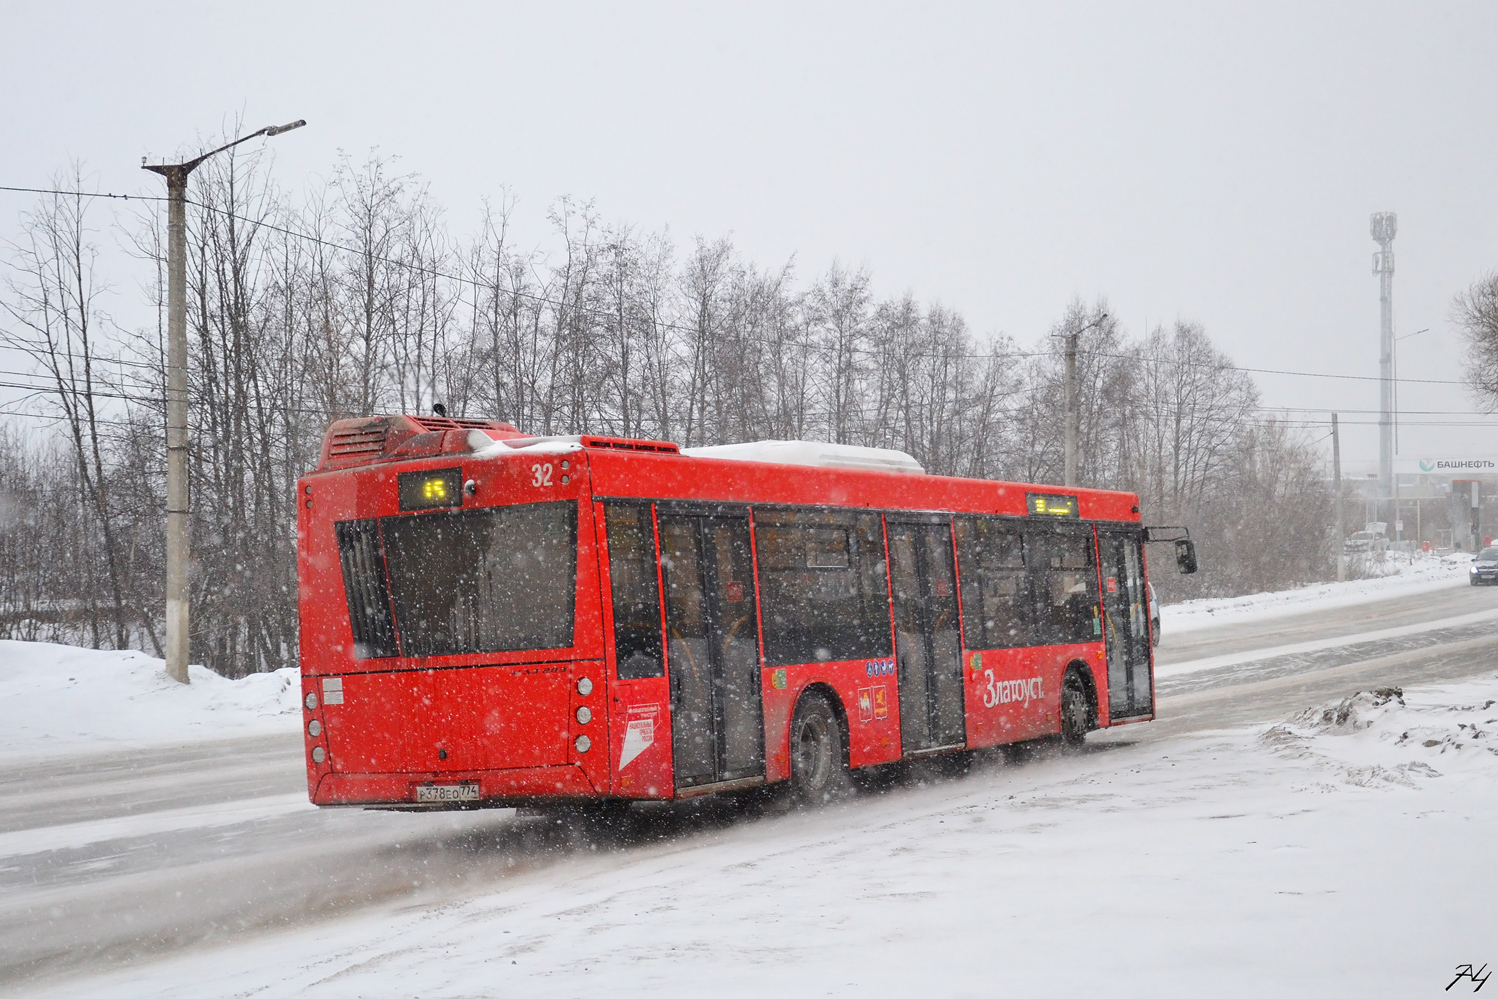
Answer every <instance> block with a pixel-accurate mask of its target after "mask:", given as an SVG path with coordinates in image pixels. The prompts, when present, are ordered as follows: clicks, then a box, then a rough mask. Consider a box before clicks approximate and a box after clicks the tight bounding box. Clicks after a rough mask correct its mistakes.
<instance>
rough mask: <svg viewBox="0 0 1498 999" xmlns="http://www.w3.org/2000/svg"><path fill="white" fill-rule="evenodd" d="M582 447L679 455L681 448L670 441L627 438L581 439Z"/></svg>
mask: <svg viewBox="0 0 1498 999" xmlns="http://www.w3.org/2000/svg"><path fill="white" fill-rule="evenodd" d="M579 443H581V444H582V446H583V447H598V448H612V449H613V450H615V451H649V452H653V453H655V454H680V453H681V448H680V447H679V446H678V445H676V444H673V443H671V442H670V441H640V440H633V439H631V438H628V437H583V438H582V439H581V440H580V441H579Z"/></svg>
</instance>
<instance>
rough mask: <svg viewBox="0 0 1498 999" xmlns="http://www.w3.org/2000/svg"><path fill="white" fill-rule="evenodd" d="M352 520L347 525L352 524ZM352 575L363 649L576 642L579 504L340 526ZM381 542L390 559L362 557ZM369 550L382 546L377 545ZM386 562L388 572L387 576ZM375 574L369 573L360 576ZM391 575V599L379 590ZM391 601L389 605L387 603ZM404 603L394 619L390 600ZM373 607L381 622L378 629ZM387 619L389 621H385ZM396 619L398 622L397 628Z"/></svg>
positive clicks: (348, 578)
mask: <svg viewBox="0 0 1498 999" xmlns="http://www.w3.org/2000/svg"><path fill="white" fill-rule="evenodd" d="M347 526H351V525H340V527H347ZM339 540H340V547H341V548H342V549H343V556H344V557H343V569H344V582H345V586H346V589H347V592H348V596H349V614H350V618H351V619H352V620H353V622H354V631H355V638H356V641H357V640H359V639H360V638H361V635H360V630H361V629H360V623H361V622H360V618H361V616H362V617H363V618H364V622H363V623H364V624H365V625H366V627H365V629H364V630H365V631H366V632H372V633H374V634H380V633H382V632H383V633H387V634H389V633H392V632H393V634H391V637H392V638H393V637H396V636H398V641H399V651H398V652H397V650H396V648H394V647H393V646H394V644H395V643H394V642H391V641H388V640H387V641H385V642H383V643H381V642H379V641H373V642H371V641H369V640H368V639H367V638H366V640H364V641H361V642H359V644H361V645H363V646H365V648H363V649H361V650H360V655H361V657H365V656H370V657H378V656H381V655H384V656H394V655H397V654H399V655H404V656H446V655H460V654H464V653H480V652H520V651H526V650H531V649H557V648H569V647H571V645H572V634H573V611H574V602H575V597H576V579H577V505H576V504H575V503H572V502H554V503H527V504H521V505H517V506H501V507H488V508H485V509H480V510H469V511H464V512H462V513H452V514H416V515H407V516H397V517H383V518H380V520H379V522H378V529H377V530H374V531H370V530H367V529H366V530H362V531H355V530H347V529H345V530H340V531H339ZM359 544H362V545H365V546H370V545H378V546H379V547H380V548H381V549H382V550H383V555H384V558H383V559H379V558H370V557H367V556H364V557H351V555H355V556H357V555H358V554H359V553H357V552H353V551H352V549H353V547H354V546H355V545H359ZM369 554H373V553H372V552H371V553H369ZM382 562H383V567H384V570H385V571H384V573H383V574H382V575H383V576H384V577H385V579H384V580H381V579H379V578H374V579H369V578H367V577H368V576H370V575H374V576H376V577H378V576H379V575H381V574H380V573H379V568H380V566H381V563H382ZM359 577H366V578H359ZM387 580H388V595H389V599H388V601H382V600H380V599H378V597H375V598H374V599H369V598H368V595H369V594H371V593H378V591H379V590H381V589H384V588H385V587H382V586H380V585H379V584H380V583H381V582H385V581H387ZM382 605H383V606H382ZM386 606H388V607H392V608H393V610H394V615H393V620H391V619H390V615H389V612H388V611H385V609H384V608H385V607H386ZM371 614H373V615H374V616H375V617H376V618H385V621H378V620H377V621H376V622H375V624H376V627H374V628H372V629H371V628H369V627H368V625H369V623H370V622H369V618H370V616H371ZM379 625H383V626H384V627H383V628H382V627H379ZM392 625H393V627H392Z"/></svg>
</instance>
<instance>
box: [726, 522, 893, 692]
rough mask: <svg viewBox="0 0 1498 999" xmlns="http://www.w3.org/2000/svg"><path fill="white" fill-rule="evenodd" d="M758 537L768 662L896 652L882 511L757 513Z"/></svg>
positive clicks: (789, 662)
mask: <svg viewBox="0 0 1498 999" xmlns="http://www.w3.org/2000/svg"><path fill="white" fill-rule="evenodd" d="M754 537H755V544H756V546H757V548H758V557H759V593H760V606H761V607H762V608H763V613H764V634H765V665H767V666H794V665H798V664H801V663H815V662H828V661H829V660H846V659H872V658H876V657H886V656H889V655H890V654H891V651H890V630H889V589H888V584H887V583H886V582H885V578H884V577H885V566H884V534H883V531H882V529H881V528H880V524H879V517H878V516H877V515H875V514H855V513H851V512H844V511H838V512H832V511H828V512H825V513H823V512H812V511H797V512H781V511H765V512H759V511H757V512H756V513H755V516H754Z"/></svg>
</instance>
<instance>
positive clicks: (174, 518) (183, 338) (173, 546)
mask: <svg viewBox="0 0 1498 999" xmlns="http://www.w3.org/2000/svg"><path fill="white" fill-rule="evenodd" d="M305 124H307V123H306V122H305V121H294V122H292V123H291V124H289V125H273V126H268V127H266V128H262V129H260V130H259V131H257V132H251V133H250V134H249V135H246V136H244V137H243V138H241V139H235V140H234V141H233V142H230V143H227V144H226V145H222V146H219V147H218V148H217V149H213V150H210V151H208V152H206V153H204V154H203V155H202V156H199V157H198V158H197V159H195V160H188V161H187V162H185V163H172V164H159V165H154V166H147V165H146V164H145V163H142V164H141V168H142V169H144V170H149V171H151V172H152V173H159V174H161V175H162V176H163V177H165V178H166V193H167V221H166V237H167V263H166V340H167V347H166V671H167V675H168V676H170V677H171V678H172V679H174V680H177V681H178V682H180V683H187V682H188V678H187V657H188V640H187V636H188V623H189V622H188V604H187V566H188V555H189V534H188V529H189V527H190V523H191V522H190V521H189V519H188V509H189V499H188V492H187V456H188V436H187V177H188V175H189V174H191V173H192V172H193V171H194V170H196V169H197V168H198V167H199V166H200V165H201V164H202V162H203V161H204V160H206V159H207V158H208V157H210V156H212V155H213V154H214V153H221V152H223V151H224V150H225V149H232V148H233V147H234V146H237V145H239V144H240V143H241V142H248V141H249V140H251V139H253V138H255V137H257V136H261V135H267V136H269V135H280V134H281V133H282V132H289V131H291V130H292V129H293V128H301V127H302V126H303V125H305Z"/></svg>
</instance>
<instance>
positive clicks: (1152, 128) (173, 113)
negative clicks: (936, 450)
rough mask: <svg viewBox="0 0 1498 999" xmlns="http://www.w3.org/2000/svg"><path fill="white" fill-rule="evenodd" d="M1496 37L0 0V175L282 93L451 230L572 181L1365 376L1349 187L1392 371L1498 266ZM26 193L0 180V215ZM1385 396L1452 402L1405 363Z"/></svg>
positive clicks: (989, 320) (1039, 331) (1356, 29)
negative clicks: (1381, 248) (1391, 258)
mask: <svg viewBox="0 0 1498 999" xmlns="http://www.w3.org/2000/svg"><path fill="white" fill-rule="evenodd" d="M1495 40H1498V6H1495V5H1493V4H1435V3H1410V4H1402V3H1371V2H1361V3H1344V4H1325V5H1313V4H1307V3H1303V2H1302V3H1286V4H1274V3H1264V2H1255V3H1243V4H1239V5H1236V6H1225V5H1212V4H1202V3H1182V4H1173V5H1167V4H1155V5H1144V4H1127V5H1125V4H1109V5H1075V4H1073V5H1062V4H1033V3H1026V4H1013V5H1003V4H997V3H985V4H972V5H967V6H958V5H949V6H936V5H933V4H920V5H915V4H911V5H903V6H879V5H875V4H871V3H858V4H849V5H837V6H834V5H814V4H808V3H795V4H785V5H773V4H768V3H754V4H742V5H730V4H709V3H693V4H682V5H660V4H656V5H643V4H630V5H623V4H618V5H607V6H606V5H603V4H596V5H563V4H556V3H548V4H535V3H530V4H523V5H502V4H496V3H483V4H456V3H452V4H441V5H425V4H400V5H396V4H388V5H387V4H376V3H359V4H347V5H337V4H328V3H305V2H304V3H297V4H275V3H267V2H258V3H255V4H249V5H235V6H233V7H228V6H227V5H226V6H223V7H219V8H215V6H214V5H207V4H193V5H179V6H165V5H158V6H151V5H141V4H134V5H130V6H121V5H115V4H107V5H106V4H93V5H63V4H29V5H22V4H18V3H12V4H9V5H7V9H6V12H5V17H4V30H3V32H0V86H3V88H4V92H5V94H6V97H5V101H4V111H3V123H4V141H3V142H0V184H10V185H34V184H38V183H40V182H44V181H46V180H48V179H49V177H50V176H51V175H52V174H53V173H54V172H55V171H57V170H58V169H59V168H62V167H64V166H65V165H66V164H67V163H68V162H69V160H70V159H74V158H76V159H80V160H83V161H84V163H85V165H86V167H87V168H88V169H89V170H90V171H91V172H93V173H94V174H95V175H96V176H97V183H98V186H99V188H100V189H102V190H110V191H128V192H150V193H157V188H158V187H159V186H160V181H159V179H158V178H156V177H154V176H152V175H147V174H144V173H142V172H141V171H140V169H139V165H140V158H141V156H143V155H149V156H151V157H152V160H153V161H156V160H157V159H158V158H161V157H168V156H172V155H173V154H179V153H187V152H196V151H197V150H198V148H199V147H198V146H197V145H196V141H197V139H198V138H199V137H202V138H204V139H205V140H206V139H208V138H212V137H216V136H217V134H218V133H219V132H220V131H221V130H222V129H223V128H225V127H226V126H227V125H228V124H229V123H230V122H231V121H232V120H233V118H234V117H235V116H237V115H241V114H242V115H243V118H244V120H245V124H246V126H247V128H251V129H253V128H256V127H259V126H260V125H263V124H271V123H279V122H282V121H287V120H291V119H295V118H306V119H307V120H308V122H309V125H308V127H307V128H305V129H302V130H300V131H297V132H293V133H290V134H288V135H285V136H282V137H280V138H277V139H274V140H270V142H271V146H272V147H273V149H274V155H275V161H274V166H273V169H274V174H275V177H276V179H277V181H278V182H279V183H281V184H282V185H284V186H286V187H288V188H292V189H296V188H299V187H301V186H302V185H304V184H306V183H307V182H309V181H311V180H313V179H315V178H317V177H319V176H323V175H326V173H327V172H328V170H329V167H330V166H331V164H332V163H333V162H334V161H335V160H336V158H337V156H338V153H339V150H346V151H348V152H350V153H352V154H354V155H356V156H362V155H363V154H364V153H365V152H366V151H367V150H368V149H369V148H370V147H375V146H378V147H379V148H380V150H381V151H382V152H385V153H391V154H398V155H399V156H400V157H401V158H402V160H401V162H402V165H403V166H404V167H405V168H406V169H409V170H413V171H416V172H419V173H421V174H422V175H423V176H424V177H426V178H427V179H428V180H429V181H430V184H431V188H432V192H433V194H434V195H435V197H436V199H437V200H438V201H439V202H440V203H442V204H443V205H444V206H445V207H446V209H447V212H448V218H449V221H450V223H451V225H452V228H453V229H454V231H455V232H457V233H459V234H466V233H468V232H469V231H470V230H471V229H472V222H473V220H474V218H475V216H476V214H477V212H478V207H479V203H480V199H481V198H483V197H485V196H490V197H496V196H498V195H499V194H500V193H501V191H502V190H503V189H506V188H507V189H508V190H509V191H510V192H512V193H513V194H514V195H515V196H516V197H517V198H518V199H519V224H520V228H521V230H522V233H524V234H526V235H527V236H528V237H529V238H530V240H531V241H532V242H534V243H536V244H538V245H539V244H542V243H544V241H545V236H546V224H545V211H546V207H547V205H548V204H549V203H550V202H551V201H552V200H553V199H555V198H557V197H558V196H561V195H564V194H565V195H573V196H575V197H577V198H580V199H583V200H587V199H592V200H594V201H595V203H596V206H597V208H598V210H599V211H600V212H601V214H602V215H603V216H604V218H605V219H606V220H608V221H623V222H630V223H634V224H636V225H638V226H639V227H641V228H642V229H645V230H658V229H662V228H665V227H668V226H669V227H670V229H671V230H672V231H673V232H674V233H675V234H676V235H677V237H678V238H679V239H686V238H690V237H691V236H693V235H697V234H702V235H707V236H711V237H717V236H721V235H725V234H732V236H733V239H734V241H735V243H736V244H737V245H738V247H739V248H740V250H741V251H742V252H743V253H744V254H745V255H746V256H748V257H750V258H751V259H754V260H755V261H756V262H758V263H759V264H760V265H761V266H767V265H778V264H780V263H782V262H783V261H785V260H786V259H787V258H789V257H790V256H792V255H794V256H795V258H796V260H797V262H798V270H799V273H800V274H801V276H802V278H803V279H810V278H811V277H813V276H815V275H816V274H817V273H819V272H821V271H823V270H824V269H825V268H826V267H827V266H828V265H829V264H830V263H831V262H832V261H833V260H834V259H837V260H841V261H842V262H843V263H844V264H848V265H853V266H858V265H866V266H867V267H868V268H869V269H870V270H871V272H872V273H873V275H874V279H875V286H876V289H877V291H878V292H879V293H880V294H881V295H889V294H899V293H903V292H904V291H906V290H909V291H911V292H913V293H914V294H915V295H916V296H917V297H918V298H920V299H922V300H926V301H940V302H942V303H944V304H945V305H948V306H950V307H953V308H955V309H957V310H959V311H960V312H961V313H963V314H964V315H965V316H966V318H967V319H968V321H969V322H970V324H971V325H972V327H973V329H974V331H975V332H977V333H980V334H988V333H1007V334H1010V335H1012V336H1014V337H1015V338H1016V339H1017V340H1019V341H1020V342H1021V343H1024V344H1029V343H1034V342H1035V341H1036V340H1037V339H1038V338H1039V337H1040V336H1042V335H1043V334H1044V333H1045V332H1046V330H1047V329H1048V328H1049V327H1050V325H1051V324H1052V323H1053V322H1054V321H1055V320H1056V319H1057V317H1058V316H1059V315H1060V313H1061V312H1062V310H1063V309H1064V308H1065V306H1066V304H1067V302H1068V301H1069V300H1070V299H1071V298H1072V297H1073V296H1077V295H1080V296H1083V297H1085V298H1088V299H1091V298H1093V297H1094V296H1097V295H1104V296H1106V297H1107V299H1108V300H1109V302H1110V303H1111V304H1112V307H1113V312H1114V313H1115V314H1116V315H1118V316H1119V317H1120V319H1121V320H1122V321H1123V323H1124V324H1125V326H1126V328H1128V329H1129V330H1130V331H1132V332H1138V331H1139V330H1141V329H1143V328H1144V326H1145V323H1146V322H1148V323H1150V324H1152V325H1153V324H1155V323H1157V322H1160V321H1162V320H1163V321H1170V320H1174V319H1176V318H1185V319H1191V320H1195V321H1199V322H1201V323H1202V324H1204V325H1205V327H1206V328H1207V330H1208V332H1209V333H1210V334H1211V336H1212V337H1213V339H1214V340H1215V341H1216V342H1217V344H1218V345H1219V346H1220V347H1222V348H1223V349H1224V350H1226V351H1227V352H1228V353H1229V354H1230V355H1231V356H1232V357H1233V358H1234V359H1235V360H1236V361H1237V362H1238V363H1240V364H1242V365H1245V366H1249V367H1258V368H1290V369H1294V370H1304V371H1318V372H1341V373H1346V374H1358V375H1376V374H1377V373H1378V280H1377V278H1376V277H1374V276H1373V275H1372V273H1371V267H1370V261H1371V256H1372V253H1373V250H1374V248H1375V246H1374V243H1373V242H1372V240H1371V239H1370V237H1369V234H1368V216H1369V214H1370V213H1371V212H1374V211H1395V212H1397V213H1398V214H1399V235H1398V238H1397V239H1396V241H1395V244H1394V248H1395V252H1396V256H1397V261H1398V263H1397V273H1396V275H1395V292H1394V295H1395V326H1396V332H1397V333H1400V334H1403V333H1410V332H1413V331H1415V330H1418V329H1421V328H1425V327H1429V328H1430V332H1429V333H1426V334H1422V335H1420V336H1419V337H1415V338H1412V339H1410V340H1408V341H1406V342H1405V343H1404V344H1403V345H1402V353H1401V358H1400V374H1401V375H1402V376H1404V377H1408V378H1427V379H1457V378H1460V377H1461V364H1460V346H1459V343H1458V340H1457V337H1456V334H1455V331H1454V330H1453V329H1452V328H1451V327H1450V325H1449V323H1448V316H1449V312H1450V303H1451V299H1452V296H1453V295H1454V294H1455V293H1456V292H1458V291H1459V290H1461V289H1462V288H1464V287H1466V286H1467V285H1469V284H1470V283H1471V282H1472V281H1473V280H1474V279H1476V278H1478V277H1480V276H1481V275H1483V274H1485V273H1487V272H1489V271H1491V270H1492V269H1494V268H1495V267H1498V199H1495V197H1494V183H1493V180H1494V178H1493V170H1494V165H1495V164H1498V127H1495V126H1498V120H1495V119H1498V115H1495V99H1498V56H1495V51H1498V50H1495V47H1494V43H1495ZM256 141H257V142H258V141H260V140H256ZM24 207H26V201H25V199H24V198H21V197H19V196H17V195H0V235H9V234H10V233H11V232H12V231H13V225H14V219H15V214H16V212H17V211H19V210H20V209H22V208H24ZM120 294H121V295H122V296H127V297H128V295H130V294H133V292H132V290H131V289H130V288H128V287H125V288H122V289H120ZM116 310H117V311H121V312H127V311H128V303H125V302H121V303H119V304H118V305H117V306H116ZM1257 377H1258V381H1259V384H1260V386H1261V388H1262V389H1263V391H1264V396H1265V401H1266V402H1267V403H1270V404H1275V405H1293V406H1308V407H1318V408H1325V407H1333V406H1335V407H1338V408H1341V409H1343V410H1344V411H1349V412H1348V414H1347V416H1346V417H1345V419H1347V420H1349V421H1357V420H1374V419H1376V417H1375V416H1373V415H1371V414H1354V413H1352V412H1350V411H1351V410H1358V409H1361V410H1376V408H1377V405H1378V392H1377V383H1376V382H1361V383H1360V382H1336V381H1330V380H1324V379H1304V378H1289V377H1278V376H1265V375H1261V376H1257ZM1401 406H1402V408H1404V409H1406V410H1411V411H1413V410H1449V411H1458V412H1460V411H1468V410H1471V409H1473V408H1474V407H1473V402H1472V400H1471V399H1470V398H1468V397H1467V396H1466V395H1465V393H1463V392H1462V391H1461V390H1459V389H1455V388H1452V387H1450V386H1419V385H1413V384H1411V385H1405V386H1403V388H1402V389H1401ZM1472 419H1473V418H1472V417H1465V416H1457V417H1428V416H1416V415H1410V416H1407V417H1406V420H1407V425H1406V427H1405V430H1404V432H1403V435H1402V438H1401V449H1400V451H1401V455H1403V456H1415V455H1420V454H1426V455H1435V454H1438V453H1439V454H1451V453H1466V454H1475V453H1481V454H1485V455H1491V454H1498V439H1495V438H1494V434H1495V433H1498V430H1495V428H1493V427H1487V428H1475V427H1467V428H1457V427H1420V426H1414V425H1412V424H1413V423H1415V422H1416V421H1420V420H1426V421H1430V420H1444V421H1448V422H1449V421H1470V420H1472ZM1489 422H1494V421H1489ZM1376 442H1377V435H1376V429H1375V428H1372V427H1365V428H1358V427H1352V428H1350V429H1349V433H1348V435H1347V440H1346V442H1345V452H1346V454H1347V455H1348V458H1349V460H1350V461H1352V462H1354V463H1355V462H1356V461H1357V460H1358V459H1367V460H1372V459H1375V458H1376V453H1377V451H1376Z"/></svg>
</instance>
